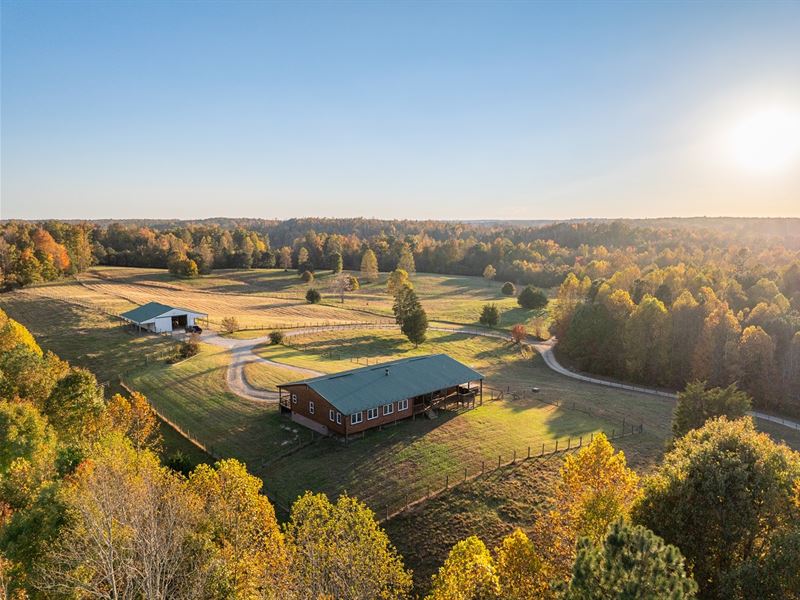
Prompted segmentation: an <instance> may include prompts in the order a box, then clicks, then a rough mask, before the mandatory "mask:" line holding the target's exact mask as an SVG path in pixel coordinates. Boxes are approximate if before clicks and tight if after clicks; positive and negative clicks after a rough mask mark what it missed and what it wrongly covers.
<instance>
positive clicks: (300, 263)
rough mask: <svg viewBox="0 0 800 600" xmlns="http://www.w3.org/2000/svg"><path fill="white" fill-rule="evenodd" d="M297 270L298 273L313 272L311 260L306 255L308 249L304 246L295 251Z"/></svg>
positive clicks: (307, 254)
mask: <svg viewBox="0 0 800 600" xmlns="http://www.w3.org/2000/svg"><path fill="white" fill-rule="evenodd" d="M297 270H298V271H299V272H300V273H303V272H305V271H308V272H311V271H313V270H314V268H313V266H312V264H311V258H310V255H309V253H308V248H306V247H305V246H301V247H300V249H299V250H298V251H297Z"/></svg>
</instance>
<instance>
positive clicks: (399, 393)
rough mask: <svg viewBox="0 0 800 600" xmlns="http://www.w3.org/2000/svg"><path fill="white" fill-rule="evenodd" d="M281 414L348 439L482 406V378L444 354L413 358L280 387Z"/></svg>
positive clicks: (316, 429)
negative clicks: (449, 410) (423, 416)
mask: <svg viewBox="0 0 800 600" xmlns="http://www.w3.org/2000/svg"><path fill="white" fill-rule="evenodd" d="M278 393H279V396H280V406H281V411H282V412H284V413H290V414H291V416H292V420H294V421H295V422H297V423H300V424H301V425H304V426H306V427H309V428H310V429H313V430H314V431H317V432H319V433H322V434H324V435H329V434H335V435H340V436H344V437H345V438H347V437H348V436H350V435H352V434H355V433H361V432H364V431H366V430H368V429H372V428H374V427H381V426H383V425H388V424H390V423H394V422H396V421H399V420H401V419H407V418H413V417H415V416H416V415H418V414H423V413H427V414H428V416H433V415H435V409H436V408H441V407H448V406H474V405H475V400H476V398H479V399H480V401H481V402H482V401H483V375H481V374H480V373H478V372H477V371H475V370H473V369H471V368H469V367H468V366H466V365H464V364H462V363H460V362H458V361H457V360H455V359H453V358H451V357H450V356H448V355H446V354H431V355H427V356H415V357H412V358H404V359H401V360H395V361H391V362H385V363H380V364H377V365H371V366H368V367H361V368H358V369H352V370H350V371H343V372H341V373H334V374H331V375H321V376H319V377H312V378H310V379H303V380H300V381H294V382H292V383H284V384H281V385H279V386H278Z"/></svg>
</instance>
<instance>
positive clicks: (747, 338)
mask: <svg viewBox="0 0 800 600" xmlns="http://www.w3.org/2000/svg"><path fill="white" fill-rule="evenodd" d="M738 357H739V361H740V362H739V364H740V369H741V370H740V372H739V373H740V375H739V378H738V380H739V385H741V387H742V389H743V390H745V391H746V392H748V393H749V394H750V395H751V396H753V398H755V399H756V400H757V402H758V404H759V405H760V406H773V405H774V403H773V394H774V391H775V390H776V383H777V377H778V373H777V369H776V368H775V342H773V341H772V338H771V337H770V336H769V334H768V333H767V332H766V331H764V330H763V329H762V328H761V327H758V326H753V325H751V326H750V327H746V328H745V329H744V331H742V337H741V339H740V340H739V348H738Z"/></svg>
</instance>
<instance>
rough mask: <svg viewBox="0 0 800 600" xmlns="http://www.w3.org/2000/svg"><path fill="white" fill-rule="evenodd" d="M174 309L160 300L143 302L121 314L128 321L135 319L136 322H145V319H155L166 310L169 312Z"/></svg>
mask: <svg viewBox="0 0 800 600" xmlns="http://www.w3.org/2000/svg"><path fill="white" fill-rule="evenodd" d="M172 309H173V307H172V306H167V305H166V304H160V303H158V302H148V303H147V304H143V305H142V306H139V307H137V308H134V309H133V310H129V311H128V312H124V313H122V314H121V315H120V316H121V317H122V318H123V319H127V320H128V321H133V322H134V323H144V322H145V321H149V320H150V319H154V318H155V317H157V316H159V315H163V314H164V313H166V312H169V311H171V310H172Z"/></svg>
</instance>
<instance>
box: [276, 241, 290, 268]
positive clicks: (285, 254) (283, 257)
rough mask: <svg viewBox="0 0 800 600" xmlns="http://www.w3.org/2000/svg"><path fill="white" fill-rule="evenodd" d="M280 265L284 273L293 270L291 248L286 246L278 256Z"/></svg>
mask: <svg viewBox="0 0 800 600" xmlns="http://www.w3.org/2000/svg"><path fill="white" fill-rule="evenodd" d="M278 265H279V266H280V268H281V269H283V270H284V271H288V270H289V269H291V268H292V249H291V248H289V246H284V247H283V248H281V249H280V252H279V254H278Z"/></svg>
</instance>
